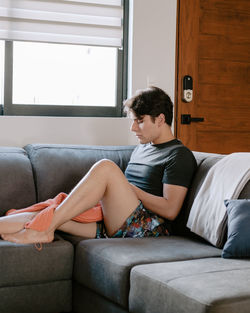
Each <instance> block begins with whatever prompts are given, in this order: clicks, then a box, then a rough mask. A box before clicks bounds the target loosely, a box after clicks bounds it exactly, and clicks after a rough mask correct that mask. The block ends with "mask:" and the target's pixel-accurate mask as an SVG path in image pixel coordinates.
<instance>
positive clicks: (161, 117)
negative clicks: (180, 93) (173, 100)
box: [157, 113, 165, 126]
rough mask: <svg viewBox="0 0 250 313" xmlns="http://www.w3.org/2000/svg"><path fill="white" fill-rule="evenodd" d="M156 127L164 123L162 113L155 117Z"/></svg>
mask: <svg viewBox="0 0 250 313" xmlns="http://www.w3.org/2000/svg"><path fill="white" fill-rule="evenodd" d="M157 120H158V125H159V126H162V125H163V124H164V123H165V115H164V114H163V113H161V114H159V115H158V116H157Z"/></svg>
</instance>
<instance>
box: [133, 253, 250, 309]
mask: <svg viewBox="0 0 250 313" xmlns="http://www.w3.org/2000/svg"><path fill="white" fill-rule="evenodd" d="M249 307H250V261H249V260H225V259H222V258H207V259H199V260H191V261H183V262H171V263H162V264H151V265H140V266H136V267H134V268H133V269H132V271H131V289H130V295H129V311H130V312H132V313H133V312H136V313H149V312H150V313H159V312H164V313H190V312H195V313H204V312H209V313H225V312H226V313H236V312H237V313H247V312H249Z"/></svg>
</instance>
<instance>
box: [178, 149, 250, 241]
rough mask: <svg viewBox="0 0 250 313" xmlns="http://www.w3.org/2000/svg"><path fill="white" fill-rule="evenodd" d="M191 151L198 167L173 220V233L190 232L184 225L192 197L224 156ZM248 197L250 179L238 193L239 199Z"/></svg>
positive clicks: (192, 200)
mask: <svg viewBox="0 0 250 313" xmlns="http://www.w3.org/2000/svg"><path fill="white" fill-rule="evenodd" d="M193 153H194V156H195V158H196V161H197V165H198V167H197V170H196V173H195V175H194V177H193V181H192V185H191V188H190V189H189V192H188V194H187V197H186V199H185V203H184V205H183V208H182V210H181V213H180V214H179V216H178V217H177V219H176V220H175V222H174V225H173V229H174V233H175V234H182V235H185V234H188V233H189V232H190V231H189V229H188V228H187V227H186V224H187V220H188V216H189V213H190V210H191V207H192V204H193V202H194V199H195V197H196V195H197V194H198V192H199V190H200V188H201V185H202V183H203V181H204V179H205V177H206V175H207V173H208V171H209V170H210V168H211V167H212V166H213V165H214V164H215V163H217V162H218V161H219V160H221V159H222V158H223V157H224V156H225V155H222V154H216V153H205V152H196V151H194V152H193ZM249 197H250V181H249V182H248V183H247V184H246V185H245V187H244V188H243V190H242V192H241V193H240V195H239V198H240V199H244V198H249ZM225 200H226V199H225Z"/></svg>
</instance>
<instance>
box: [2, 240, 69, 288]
mask: <svg viewBox="0 0 250 313" xmlns="http://www.w3.org/2000/svg"><path fill="white" fill-rule="evenodd" d="M0 251H1V255H0V258H1V266H0V277H1V280H0V288H1V287H10V286H12V287H14V286H20V285H23V286H24V285H30V284H37V283H48V282H51V281H60V280H67V279H71V277H72V268H73V257H74V249H73V246H72V245H71V243H69V242H67V241H64V240H61V239H60V240H55V241H53V242H52V243H50V244H43V246H42V250H41V251H38V250H37V249H36V248H35V245H32V244H31V245H28V244H14V243H11V242H8V241H4V240H0Z"/></svg>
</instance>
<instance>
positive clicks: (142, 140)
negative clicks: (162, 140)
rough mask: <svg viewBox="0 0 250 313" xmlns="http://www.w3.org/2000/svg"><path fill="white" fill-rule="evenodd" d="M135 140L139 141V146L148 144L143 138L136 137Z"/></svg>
mask: <svg viewBox="0 0 250 313" xmlns="http://www.w3.org/2000/svg"><path fill="white" fill-rule="evenodd" d="M137 139H138V140H139V142H140V144H142V145H143V144H146V143H149V141H148V140H146V139H145V138H141V137H137Z"/></svg>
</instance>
